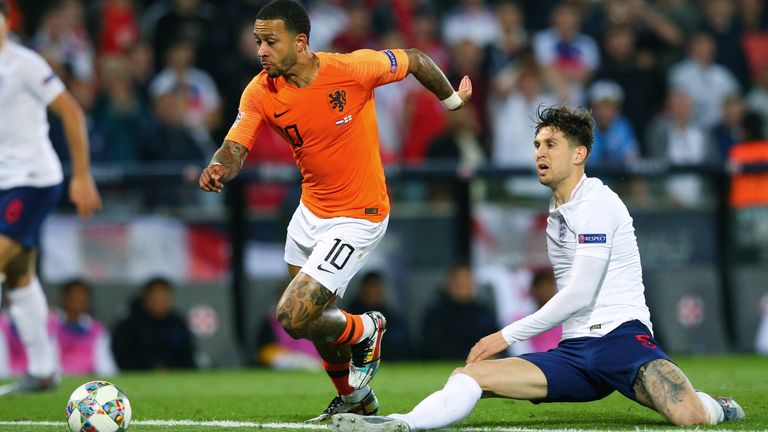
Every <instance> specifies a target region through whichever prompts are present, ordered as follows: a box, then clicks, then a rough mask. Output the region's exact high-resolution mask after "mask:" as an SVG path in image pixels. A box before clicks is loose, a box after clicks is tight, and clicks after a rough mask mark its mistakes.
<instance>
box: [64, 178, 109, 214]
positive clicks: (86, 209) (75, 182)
mask: <svg viewBox="0 0 768 432" xmlns="http://www.w3.org/2000/svg"><path fill="white" fill-rule="evenodd" d="M69 200H70V201H72V203H73V204H74V205H75V208H76V209H77V215H78V216H80V217H82V218H88V217H91V215H93V213H95V212H96V211H97V210H99V209H100V208H101V197H100V196H99V190H98V189H96V183H95V182H94V181H93V177H91V175H90V174H85V175H74V176H72V180H70V181H69Z"/></svg>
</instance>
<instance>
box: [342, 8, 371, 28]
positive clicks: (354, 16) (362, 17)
mask: <svg viewBox="0 0 768 432" xmlns="http://www.w3.org/2000/svg"><path fill="white" fill-rule="evenodd" d="M347 18H348V20H349V21H348V24H347V32H349V33H351V34H367V33H369V32H370V28H371V13H370V12H369V11H368V9H367V8H366V7H364V6H362V5H358V6H354V7H352V8H351V9H348V11H347Z"/></svg>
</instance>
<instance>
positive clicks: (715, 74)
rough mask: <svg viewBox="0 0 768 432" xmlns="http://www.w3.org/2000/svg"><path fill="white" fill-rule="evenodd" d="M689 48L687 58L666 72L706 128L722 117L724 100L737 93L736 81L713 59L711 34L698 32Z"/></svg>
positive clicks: (729, 72)
mask: <svg viewBox="0 0 768 432" xmlns="http://www.w3.org/2000/svg"><path fill="white" fill-rule="evenodd" d="M688 47H689V48H688V57H686V58H685V59H683V61H681V62H679V63H677V64H676V65H675V66H674V67H673V68H672V69H671V70H670V72H669V86H670V88H674V89H681V90H684V91H685V92H686V93H688V95H689V96H690V98H691V100H692V101H693V106H694V115H695V118H696V119H698V122H699V123H700V124H701V126H702V127H703V128H705V129H706V130H709V129H710V128H712V127H713V126H714V125H716V124H717V122H718V121H719V120H720V118H721V116H722V108H723V101H725V99H726V98H727V97H728V96H730V95H732V94H735V93H738V92H739V83H738V81H737V80H736V78H735V77H734V76H733V74H732V73H731V71H729V70H728V69H727V68H726V67H724V66H722V65H719V64H717V63H715V62H714V61H715V56H716V52H715V44H714V40H713V39H712V37H711V36H709V35H708V34H706V33H697V34H695V35H693V37H692V38H691V40H690V42H689V45H688Z"/></svg>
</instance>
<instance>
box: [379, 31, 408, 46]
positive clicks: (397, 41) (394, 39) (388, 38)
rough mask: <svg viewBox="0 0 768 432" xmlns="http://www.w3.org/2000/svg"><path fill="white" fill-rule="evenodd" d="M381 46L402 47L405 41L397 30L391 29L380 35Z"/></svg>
mask: <svg viewBox="0 0 768 432" xmlns="http://www.w3.org/2000/svg"><path fill="white" fill-rule="evenodd" d="M380 42H381V46H382V47H383V48H403V47H404V46H405V41H404V40H403V36H402V35H401V34H400V33H399V32H397V31H391V32H387V33H384V34H383V35H381V41H380Z"/></svg>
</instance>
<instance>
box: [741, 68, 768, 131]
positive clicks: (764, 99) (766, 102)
mask: <svg viewBox="0 0 768 432" xmlns="http://www.w3.org/2000/svg"><path fill="white" fill-rule="evenodd" d="M746 104H747V108H748V109H749V110H750V111H755V112H757V113H758V114H760V116H762V118H763V124H764V125H765V127H766V129H765V135H766V136H768V61H766V62H765V63H764V64H763V66H762V67H761V68H760V71H759V73H758V74H757V76H755V81H754V83H753V85H752V88H750V89H749V92H748V93H747V96H746Z"/></svg>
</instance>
